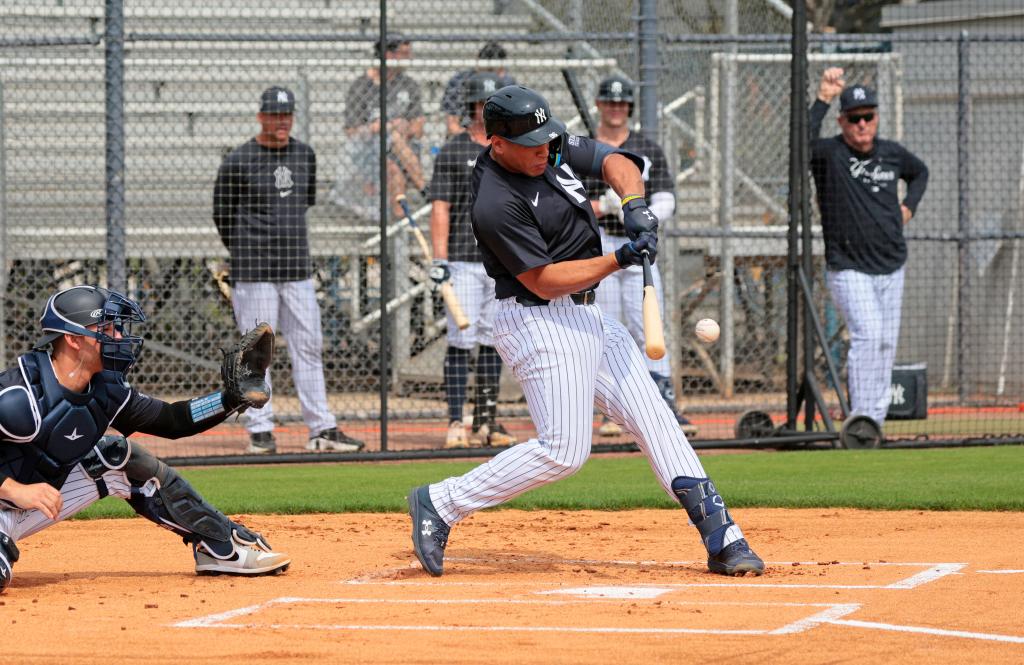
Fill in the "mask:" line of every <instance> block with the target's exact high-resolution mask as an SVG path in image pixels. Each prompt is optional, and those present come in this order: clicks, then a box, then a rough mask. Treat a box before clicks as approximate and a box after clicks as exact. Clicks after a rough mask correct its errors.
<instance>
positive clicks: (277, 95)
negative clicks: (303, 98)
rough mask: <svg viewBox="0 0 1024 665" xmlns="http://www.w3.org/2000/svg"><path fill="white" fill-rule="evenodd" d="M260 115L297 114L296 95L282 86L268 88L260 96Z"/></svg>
mask: <svg viewBox="0 0 1024 665" xmlns="http://www.w3.org/2000/svg"><path fill="white" fill-rule="evenodd" d="M260 113H295V95H293V94H292V91H291V90H289V89H288V88H282V87H281V86H277V85H275V86H273V87H271V88H267V89H266V90H264V91H263V94H262V95H260Z"/></svg>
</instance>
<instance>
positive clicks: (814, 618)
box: [172, 596, 861, 635]
mask: <svg viewBox="0 0 1024 665" xmlns="http://www.w3.org/2000/svg"><path fill="white" fill-rule="evenodd" d="M592 602H593V601H592V600H523V599H515V598H489V599H488V598H466V599H406V598H402V599H396V598H299V597H289V596H285V597H281V598H273V599H271V600H268V601H265V602H263V603H259V604H257V605H248V606H246V607H240V608H238V609H234V610H228V611H227V612H219V613H217V614H210V615H207V616H204V617H198V618H195V619H188V620H185V621H180V622H178V623H176V624H172V627H173V628H232V629H244V630H252V629H264V630H265V629H267V628H271V629H278V630H280V629H284V630H288V629H291V630H351V631H356V630H362V631H430V632H477V631H483V632H535V633H540V632H543V633H617V634H649V635H688V634H699V635H789V634H794V633H802V632H804V631H807V630H810V629H811V628H814V627H815V626H818V625H821V624H825V623H832V622H835V621H836V620H837V619H840V618H841V617H844V616H846V615H848V614H851V613H853V612H856V611H857V610H858V609H860V607H861V606H860V604H859V603H843V604H833V603H773V602H713V603H708V602H700V601H676V602H672V603H668V604H675V605H702V606H703V605H732V606H736V605H743V606H747V607H751V606H757V607H824V608H825V609H824V610H822V611H821V612H817V613H815V614H812V615H811V616H809V617H804V618H802V619H798V620H796V621H793V622H791V623H789V624H786V625H785V626H782V627H780V628H774V629H770V630H768V629H728V628H625V627H622V626H592V627H583V626H451V625H446V626H436V625H435V626H431V625H411V626H408V625H376V626H375V625H367V624H281V623H270V624H265V623H224V622H226V621H230V620H232V619H237V618H239V617H243V616H247V615H253V614H256V613H257V612H260V611H262V610H265V609H268V608H270V607H272V606H274V605H287V604H297V603H323V604H328V603H329V604H338V603H347V604H381V605H433V606H436V605H548V606H551V605H571V604H585V603H592ZM663 604H665V603H663Z"/></svg>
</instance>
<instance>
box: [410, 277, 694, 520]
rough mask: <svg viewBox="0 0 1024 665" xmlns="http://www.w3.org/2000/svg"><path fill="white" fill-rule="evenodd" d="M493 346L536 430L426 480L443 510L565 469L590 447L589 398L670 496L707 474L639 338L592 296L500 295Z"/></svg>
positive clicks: (480, 504) (500, 499) (447, 513)
mask: <svg viewBox="0 0 1024 665" xmlns="http://www.w3.org/2000/svg"><path fill="white" fill-rule="evenodd" d="M494 336H495V348H497V350H498V353H499V354H500V355H501V358H502V360H503V361H504V363H505V364H506V366H508V367H509V368H510V369H511V370H512V372H513V373H514V374H515V376H516V378H517V379H518V380H519V382H520V384H521V385H522V387H523V393H524V395H525V396H526V402H527V405H528V407H529V410H530V416H531V417H532V419H533V423H534V425H535V427H536V428H537V437H536V438H533V439H530V440H529V441H526V442H524V443H521V444H519V445H516V446H513V447H512V448H509V449H508V450H505V451H503V452H501V453H500V454H498V455H497V456H495V457H494V458H492V459H491V460H490V461H488V462H486V463H484V464H481V465H480V466H478V467H476V468H475V469H473V470H472V471H470V472H468V473H466V474H465V475H462V476H457V477H452V478H448V479H446V480H443V481H441V482H439V483H435V484H433V485H431V486H430V498H431V501H432V502H433V504H434V507H435V509H437V511H438V513H439V514H440V515H441V518H442V519H443V520H444V521H445V522H446V523H448V524H449V525H453V524H455V523H457V522H459V521H460V520H462V519H464V518H465V517H467V516H468V515H470V514H471V513H473V512H475V511H477V510H480V509H483V508H488V507H490V506H495V505H498V504H500V503H504V502H505V501H508V500H510V499H512V498H514V497H516V496H518V495H520V494H522V493H523V492H526V491H528V490H531V489H533V488H535V487H539V486H541V485H544V484H546V483H550V482H552V481H555V480H558V479H559V478H564V477H567V476H570V475H572V474H573V473H575V472H576V471H578V470H579V469H580V468H581V467H582V466H583V463H584V462H585V461H586V459H587V457H588V456H589V455H590V449H591V441H592V437H593V429H594V428H593V424H594V423H593V409H594V404H595V403H596V404H597V405H598V408H599V409H600V410H601V411H602V412H604V413H605V414H607V415H608V416H609V417H610V418H611V419H612V420H614V421H615V422H616V423H618V424H619V425H621V426H622V427H623V429H625V430H626V431H627V432H629V433H630V434H631V435H632V436H633V437H634V439H635V440H636V441H637V443H638V444H639V446H640V449H641V450H642V451H643V452H644V454H645V455H646V456H647V458H648V460H649V461H650V464H651V467H652V469H653V470H654V473H655V476H656V477H657V479H658V482H659V483H661V486H662V487H663V488H664V489H665V492H666V493H668V494H669V495H670V496H673V495H672V492H671V483H672V480H673V479H674V478H676V477H678V476H689V477H693V478H703V477H705V475H706V474H705V472H704V468H703V466H702V465H701V463H700V460H699V459H698V458H697V455H696V453H694V451H693V448H691V447H690V444H689V442H687V440H686V437H685V436H684V435H683V433H682V431H681V430H680V429H679V425H678V424H676V420H675V417H674V416H673V415H672V412H671V411H670V410H669V408H668V406H667V405H666V404H665V401H664V400H663V399H662V398H661V394H660V393H659V392H658V388H657V386H656V385H655V384H654V381H653V380H652V379H651V376H650V374H649V373H648V371H647V365H646V363H645V362H644V359H643V356H642V355H641V353H640V350H639V348H638V347H637V345H636V342H635V341H633V338H632V337H631V336H630V334H629V332H628V331H627V330H626V328H625V327H624V326H623V325H622V324H621V323H619V322H618V321H616V320H614V319H612V318H610V317H608V316H605V315H603V314H602V312H601V309H600V308H599V307H598V306H596V305H575V304H574V303H573V302H572V300H571V299H570V298H568V297H562V298H558V299H556V300H553V301H551V303H550V304H549V305H547V306H541V307H524V306H522V305H520V304H519V303H517V302H516V301H515V299H513V298H507V299H504V300H501V301H499V302H498V307H497V313H496V315H495V320H494Z"/></svg>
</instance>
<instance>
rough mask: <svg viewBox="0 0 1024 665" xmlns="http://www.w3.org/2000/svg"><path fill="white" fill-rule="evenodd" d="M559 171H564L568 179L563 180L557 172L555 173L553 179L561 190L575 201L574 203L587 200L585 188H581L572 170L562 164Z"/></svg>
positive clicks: (581, 185) (581, 184)
mask: <svg viewBox="0 0 1024 665" xmlns="http://www.w3.org/2000/svg"><path fill="white" fill-rule="evenodd" d="M558 170H559V171H564V172H565V174H566V175H567V176H568V177H565V178H563V177H562V176H561V175H560V174H559V173H558V171H556V172H555V179H556V180H558V184H559V185H561V186H562V189H563V190H564V191H565V193H566V194H568V195H569V196H570V197H572V198H573V199H575V200H576V203H583V202H584V201H586V200H587V194H586V188H584V187H583V183H582V182H580V179H579V178H577V177H576V174H575V173H573V171H572V169H571V168H570V167H569V165H568V164H562V165H561V166H559V167H558Z"/></svg>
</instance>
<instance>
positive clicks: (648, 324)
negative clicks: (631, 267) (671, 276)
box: [644, 250, 665, 360]
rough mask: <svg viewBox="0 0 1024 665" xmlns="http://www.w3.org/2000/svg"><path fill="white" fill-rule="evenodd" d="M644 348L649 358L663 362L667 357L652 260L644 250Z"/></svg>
mask: <svg viewBox="0 0 1024 665" xmlns="http://www.w3.org/2000/svg"><path fill="white" fill-rule="evenodd" d="M644 347H645V351H646V352H647V357H648V358H650V359H651V360H661V358H662V357H663V356H664V355H665V333H664V330H663V327H662V323H661V308H660V307H658V293H657V291H655V290H654V277H653V276H652V275H651V260H650V258H649V257H648V254H647V250H644Z"/></svg>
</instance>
